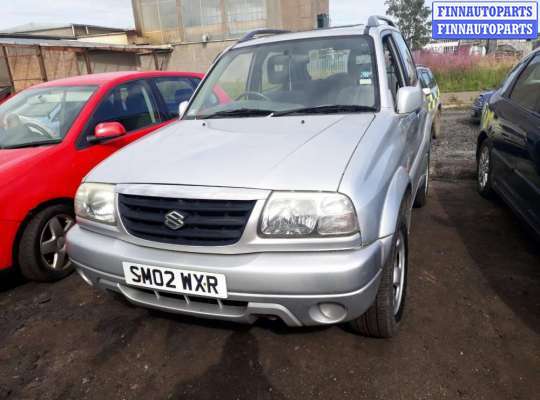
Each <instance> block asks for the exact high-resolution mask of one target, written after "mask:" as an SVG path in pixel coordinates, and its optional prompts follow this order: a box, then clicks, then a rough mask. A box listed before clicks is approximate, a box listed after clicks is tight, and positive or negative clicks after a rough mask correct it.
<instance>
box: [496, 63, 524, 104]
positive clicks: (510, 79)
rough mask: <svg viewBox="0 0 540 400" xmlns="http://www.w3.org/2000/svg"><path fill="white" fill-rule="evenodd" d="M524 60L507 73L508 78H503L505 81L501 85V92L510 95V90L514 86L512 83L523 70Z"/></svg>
mask: <svg viewBox="0 0 540 400" xmlns="http://www.w3.org/2000/svg"><path fill="white" fill-rule="evenodd" d="M523 63H524V62H523V61H522V62H520V63H518V64H517V65H516V66H515V67H514V68H512V70H511V71H510V72H509V73H508V75H506V78H505V79H504V80H503V83H502V85H501V93H503V94H504V95H505V97H507V96H508V94H509V90H510V88H511V87H512V84H513V83H514V82H515V80H516V77H517V76H518V75H519V72H520V71H521V69H522V67H523V65H524V64H523Z"/></svg>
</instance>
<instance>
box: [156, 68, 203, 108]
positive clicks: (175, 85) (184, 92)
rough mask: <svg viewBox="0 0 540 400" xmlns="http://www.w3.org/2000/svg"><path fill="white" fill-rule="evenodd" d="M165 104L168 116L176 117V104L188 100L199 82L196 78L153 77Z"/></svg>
mask: <svg viewBox="0 0 540 400" xmlns="http://www.w3.org/2000/svg"><path fill="white" fill-rule="evenodd" d="M155 82H156V87H157V88H158V91H159V93H160V94H161V97H162V98H163V101H164V102H165V106H166V108H167V114H168V115H167V117H168V118H177V117H178V106H179V105H180V103H182V102H184V101H188V100H189V99H190V98H191V96H192V95H193V92H194V91H195V89H196V88H197V85H198V84H199V82H200V79H198V78H188V77H166V78H157V79H155Z"/></svg>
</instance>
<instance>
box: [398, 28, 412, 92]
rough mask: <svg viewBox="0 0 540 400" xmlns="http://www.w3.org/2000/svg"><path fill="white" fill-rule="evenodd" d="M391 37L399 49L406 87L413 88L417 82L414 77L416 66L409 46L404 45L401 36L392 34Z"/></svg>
mask: <svg viewBox="0 0 540 400" xmlns="http://www.w3.org/2000/svg"><path fill="white" fill-rule="evenodd" d="M393 36H394V40H395V41H396V45H397V47H398V49H399V54H400V57H401V61H402V63H403V67H404V69H405V75H406V76H405V80H406V82H407V86H415V85H416V83H417V81H418V77H417V75H416V65H415V63H414V59H413V56H412V54H411V51H410V50H409V46H407V43H405V40H403V36H401V35H400V34H397V33H394V35H393Z"/></svg>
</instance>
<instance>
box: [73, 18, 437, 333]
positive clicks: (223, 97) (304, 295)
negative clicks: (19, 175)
mask: <svg viewBox="0 0 540 400" xmlns="http://www.w3.org/2000/svg"><path fill="white" fill-rule="evenodd" d="M180 108H181V110H182V117H181V121H179V122H178V123H176V124H173V125H171V126H169V127H166V128H164V129H161V130H160V131H158V132H157V133H155V134H152V135H150V136H147V137H145V138H144V139H142V140H139V141H138V142H136V143H135V144H133V145H131V146H128V147H127V148H125V149H124V150H121V151H119V152H117V153H116V154H115V155H113V156H112V157H110V158H109V159H107V160H105V161H104V162H103V163H101V164H100V165H99V166H98V167H97V168H95V169H94V170H93V171H92V172H91V173H90V174H89V175H88V176H87V177H86V178H85V180H84V182H83V183H82V185H81V186H80V188H79V190H78V193H77V196H76V200H75V208H76V214H77V221H78V224H77V226H76V227H74V228H73V229H72V230H71V231H70V232H69V235H68V251H69V254H70V255H71V258H72V260H73V262H74V264H75V265H76V267H77V269H78V271H79V273H80V275H81V276H82V277H83V279H84V280H85V281H86V282H87V283H88V284H90V285H94V286H96V287H99V288H102V289H106V290H110V291H114V292H118V293H120V294H121V295H123V296H125V298H126V299H127V300H129V301H130V302H131V303H134V304H136V305H140V306H144V307H151V308H155V309H160V310H164V311H170V312H174V313H180V314H190V315H194V316H198V317H204V318H216V319H223V320H230V321H238V322H247V323H251V322H253V321H255V320H256V319H257V318H260V317H266V318H272V319H276V318H277V319H280V320H282V321H283V322H284V323H286V324H287V325H289V326H305V325H319V324H335V323H341V322H345V321H350V324H351V327H352V329H354V330H355V331H357V332H360V333H362V334H365V335H369V336H375V337H390V336H392V335H394V334H395V333H396V330H397V327H398V325H399V322H400V320H401V318H402V315H403V307H404V303H405V293H406V287H407V269H408V262H407V253H408V251H407V245H408V237H409V236H408V233H409V226H410V220H411V218H410V217H411V209H412V207H413V204H415V205H417V206H422V205H423V204H424V203H425V202H426V196H427V191H428V171H429V153H430V129H431V126H428V125H430V122H429V118H427V108H426V105H425V103H424V98H423V94H422V89H421V87H420V83H419V81H418V78H417V73H416V67H415V64H414V61H413V59H412V57H411V53H410V51H409V49H408V47H407V45H406V43H405V41H404V40H403V38H402V36H401V34H400V33H399V31H398V30H397V29H396V28H395V26H394V25H393V24H392V23H391V22H390V21H388V20H386V19H384V18H381V17H371V18H370V19H369V21H368V23H367V24H365V25H360V26H354V27H341V28H334V29H326V30H318V31H312V32H302V33H283V32H277V31H262V32H261V31H258V32H253V33H251V34H248V35H246V37H244V38H243V39H242V40H240V41H239V42H238V43H237V44H235V45H234V46H232V47H231V48H229V49H228V50H226V51H225V52H223V53H222V54H221V55H220V56H219V57H218V59H217V60H216V62H215V63H214V65H213V66H212V68H211V70H210V72H209V73H208V75H207V77H206V79H205V80H204V81H203V82H202V83H201V85H200V86H199V88H198V90H197V92H196V93H195V94H194V96H193V98H192V100H191V101H190V103H189V104H188V105H186V104H182V105H181V107H180Z"/></svg>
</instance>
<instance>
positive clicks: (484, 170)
mask: <svg viewBox="0 0 540 400" xmlns="http://www.w3.org/2000/svg"><path fill="white" fill-rule="evenodd" d="M492 170H493V166H492V160H491V144H490V142H489V141H488V140H484V141H483V142H482V144H481V145H480V151H479V154H478V161H477V175H478V179H477V187H478V193H480V195H482V196H483V197H485V198H488V199H490V198H492V197H493V195H494V192H493V187H492Z"/></svg>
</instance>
